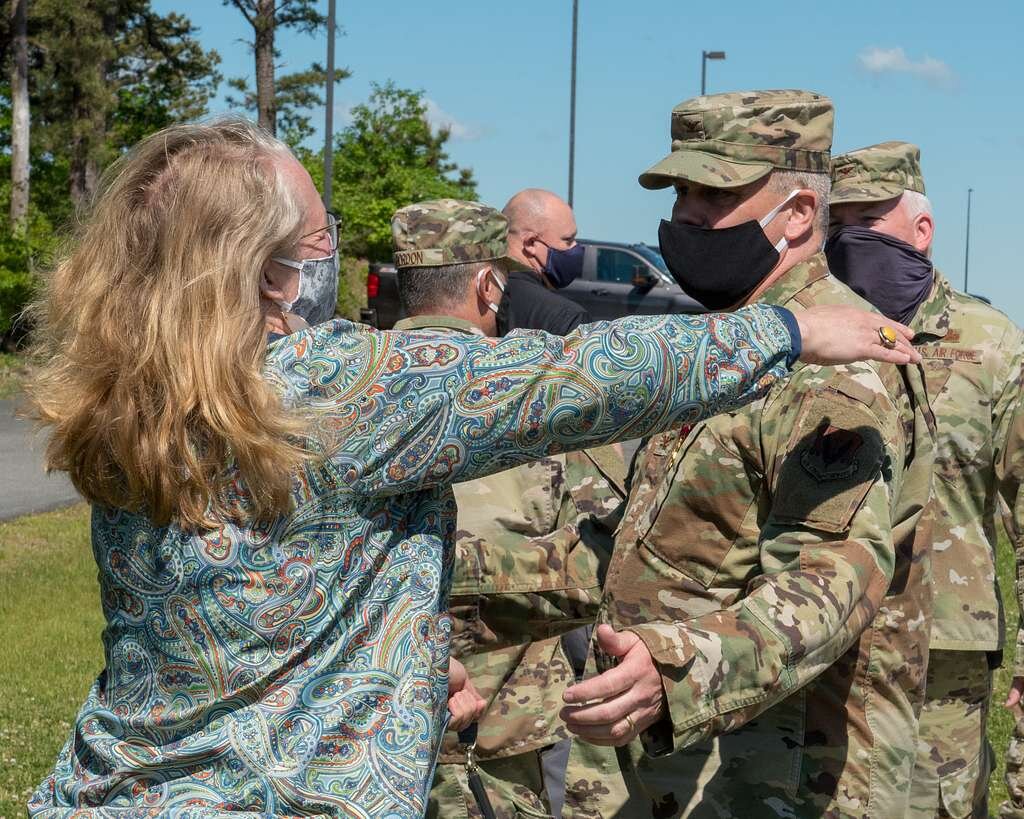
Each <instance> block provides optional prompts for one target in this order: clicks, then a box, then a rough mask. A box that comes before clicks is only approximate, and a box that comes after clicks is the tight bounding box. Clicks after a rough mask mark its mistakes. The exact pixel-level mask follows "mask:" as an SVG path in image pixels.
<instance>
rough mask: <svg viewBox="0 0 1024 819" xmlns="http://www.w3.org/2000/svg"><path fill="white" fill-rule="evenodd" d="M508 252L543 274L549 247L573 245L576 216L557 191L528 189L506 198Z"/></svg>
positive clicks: (574, 241)
mask: <svg viewBox="0 0 1024 819" xmlns="http://www.w3.org/2000/svg"><path fill="white" fill-rule="evenodd" d="M502 213H504V214H505V216H506V217H507V218H508V222H509V224H508V231H509V236H508V245H509V247H508V251H509V255H510V256H512V257H513V258H514V259H518V260H519V261H521V262H523V263H524V264H526V265H528V266H529V267H530V269H532V270H533V271H534V272H535V273H537V274H538V275H543V270H544V265H545V263H546V262H547V258H548V252H549V250H550V249H552V248H554V249H555V250H568V249H569V248H570V247H572V246H573V245H575V244H576V218H575V217H574V216H573V213H572V208H570V207H569V205H568V204H566V202H565V200H563V199H562V198H561V197H560V196H558V195H557V194H554V193H552V192H551V191H546V190H543V189H541V188H527V189H526V190H522V191H519V193H517V194H516V195H515V196H513V197H512V198H511V199H509V200H508V204H507V205H505V207H504V209H503V210H502Z"/></svg>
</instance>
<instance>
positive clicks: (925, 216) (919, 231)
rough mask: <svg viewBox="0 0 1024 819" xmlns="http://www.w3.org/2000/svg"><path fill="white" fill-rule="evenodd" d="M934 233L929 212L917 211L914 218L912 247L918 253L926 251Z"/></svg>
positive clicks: (929, 246) (933, 224)
mask: <svg viewBox="0 0 1024 819" xmlns="http://www.w3.org/2000/svg"><path fill="white" fill-rule="evenodd" d="M934 235H935V223H934V222H933V221H932V215H931V214H930V213H919V214H918V215H917V218H915V219H914V249H915V250H917V251H918V252H919V253H928V252H929V250H930V249H931V246H932V237H933V236H934Z"/></svg>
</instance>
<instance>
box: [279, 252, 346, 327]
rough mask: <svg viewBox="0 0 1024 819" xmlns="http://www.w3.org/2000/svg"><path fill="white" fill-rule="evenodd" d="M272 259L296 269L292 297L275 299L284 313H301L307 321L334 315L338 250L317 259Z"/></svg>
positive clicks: (299, 314) (318, 321) (324, 318)
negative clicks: (293, 296)
mask: <svg viewBox="0 0 1024 819" xmlns="http://www.w3.org/2000/svg"><path fill="white" fill-rule="evenodd" d="M274 261H275V262H278V263H279V264H283V265H286V266H287V267H291V268H294V269H295V270H298V271H299V289H298V291H297V293H296V295H295V299H294V301H283V300H281V301H278V302H277V304H278V306H279V307H280V308H281V310H283V311H284V312H285V313H294V314H295V315H297V316H301V317H302V318H304V319H305V320H306V322H307V323H308V324H310V325H313V324H320V323H322V322H324V321H328V320H329V319H331V318H333V317H334V311H335V308H336V306H337V304H338V254H337V253H332V254H331V255H330V256H324V257H323V258H320V259H301V260H299V261H296V260H294V259H283V258H281V257H279V256H275V257H274Z"/></svg>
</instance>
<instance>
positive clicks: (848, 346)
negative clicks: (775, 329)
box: [793, 305, 921, 364]
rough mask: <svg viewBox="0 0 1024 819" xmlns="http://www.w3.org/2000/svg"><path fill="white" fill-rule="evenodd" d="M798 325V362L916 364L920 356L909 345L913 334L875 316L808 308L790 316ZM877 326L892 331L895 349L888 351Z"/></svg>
mask: <svg viewBox="0 0 1024 819" xmlns="http://www.w3.org/2000/svg"><path fill="white" fill-rule="evenodd" d="M793 315H794V316H795V317H796V323H797V324H798V325H800V339H801V342H802V344H803V350H802V351H801V353H800V360H801V361H803V362H805V363H807V364H849V363H851V362H853V361H864V360H868V359H871V360H874V361H887V362H889V363H890V364H908V363H911V362H912V363H914V364H917V363H918V362H920V360H921V356H920V354H919V353H918V352H917V350H915V349H914V348H913V347H912V346H911V344H910V342H911V340H912V339H913V338H914V333H913V331H912V330H911V329H910V328H909V327H905V326H903V325H902V324H900V323H899V322H897V321H890V320H889V319H887V318H886V317H885V316H883V315H881V314H879V313H869V312H867V311H866V310H858V309H857V308H856V307H848V306H843V305H836V306H832V307H812V308H810V309H809V310H800V311H797V312H795V313H794V314H793ZM879 327H891V328H892V329H893V330H895V331H896V346H895V348H893V349H891V350H890V349H888V348H887V347H886V346H885V345H883V344H882V339H881V338H880V337H879V335H878V328H879Z"/></svg>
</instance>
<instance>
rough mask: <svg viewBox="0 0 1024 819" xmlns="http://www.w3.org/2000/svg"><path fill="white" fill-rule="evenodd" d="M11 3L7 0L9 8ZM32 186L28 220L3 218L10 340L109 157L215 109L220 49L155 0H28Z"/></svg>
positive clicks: (8, 120) (4, 91) (4, 319)
mask: <svg viewBox="0 0 1024 819" xmlns="http://www.w3.org/2000/svg"><path fill="white" fill-rule="evenodd" d="M9 3H10V0H7V4H4V3H3V2H2V1H0V6H3V7H4V12H8V9H9V7H10V6H9ZM9 17H10V15H9V13H4V14H0V203H3V204H4V205H6V204H7V203H8V202H9V201H10V196H11V171H12V169H11V154H10V148H11V136H12V112H11V101H12V91H11V87H10V84H9V80H10V78H11V68H12V66H11V63H12V59H13V55H12V54H11V50H10V48H9V47H8V44H9V42H10V41H11V38H10V28H9V27H10V25H11V21H10V19H9ZM27 28H28V63H29V71H28V78H29V100H30V105H31V111H32V128H31V143H30V146H29V167H30V178H31V187H30V198H29V208H28V214H27V219H26V222H25V224H26V229H25V232H24V233H22V234H19V235H17V236H15V235H13V234H12V233H11V231H10V229H9V228H8V226H7V224H6V220H4V221H3V223H2V224H0V344H6V343H9V342H10V339H11V335H10V333H11V326H12V322H13V320H14V318H15V317H16V316H17V315H18V314H19V313H20V312H21V309H22V308H23V306H24V304H25V302H26V300H27V299H28V298H29V297H30V294H31V292H32V288H33V286H34V274H33V270H34V269H36V268H37V267H39V266H40V265H45V264H48V263H49V259H50V257H51V255H52V252H53V250H54V248H55V243H56V239H55V237H57V236H59V235H60V234H61V232H62V229H63V228H64V227H65V226H66V225H67V224H68V223H69V222H70V221H71V219H72V217H73V214H74V208H75V207H76V206H77V205H79V204H84V203H86V202H87V201H88V200H89V199H90V198H91V197H92V194H93V192H94V190H95V185H96V181H97V180H98V177H99V173H100V171H101V170H102V168H103V167H104V165H106V164H107V163H108V162H109V161H110V160H112V159H113V158H114V157H116V156H117V155H118V154H119V153H121V152H122V151H124V150H125V149H126V148H127V147H129V146H131V145H133V144H134V143H136V142H137V141H138V140H140V139H141V138H142V137H144V136H146V135H147V134H149V133H152V132H153V131H155V130H158V129H159V128H162V127H164V126H166V125H169V124H171V123H172V122H178V121H182V120H189V119H194V118H196V117H199V116H202V115H203V114H205V113H206V111H207V103H208V101H209V99H210V98H211V96H212V95H213V94H214V93H215V91H216V87H217V84H218V83H219V81H220V75H219V74H218V73H217V70H216V66H217V64H218V62H219V60H220V57H219V56H218V55H217V53H216V52H215V51H207V50H205V49H203V48H202V47H201V46H200V45H199V42H198V40H197V39H196V36H195V35H196V29H195V27H194V26H193V25H192V23H191V22H190V21H189V20H188V18H186V17H184V16H183V15H181V14H176V13H171V14H167V15H161V14H158V13H156V12H155V11H153V9H152V8H151V5H150V0H76V2H73V3H68V2H66V0H32V2H31V3H29V4H28V21H27Z"/></svg>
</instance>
